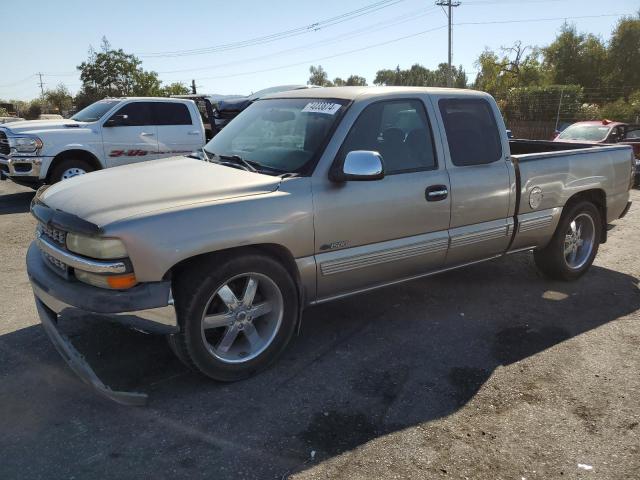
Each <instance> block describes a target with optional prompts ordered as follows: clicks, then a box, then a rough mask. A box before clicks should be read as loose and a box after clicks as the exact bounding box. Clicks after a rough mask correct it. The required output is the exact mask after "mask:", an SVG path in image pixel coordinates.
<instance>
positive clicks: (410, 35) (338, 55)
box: [199, 25, 447, 80]
mask: <svg viewBox="0 0 640 480" xmlns="http://www.w3.org/2000/svg"><path fill="white" fill-rule="evenodd" d="M446 27H447V26H446V25H440V26H439V27H435V28H430V29H428V30H423V31H421V32H416V33H412V34H409V35H404V36H402V37H397V38H393V39H391V40H387V41H385V42H379V43H375V44H373V45H367V46H365V47H361V48H356V49H353V50H347V51H345V52H340V53H335V54H333V55H327V56H325V57H317V58H314V59H310V60H304V61H301V62H296V63H290V64H288V65H280V66H278V67H270V68H265V69H261V70H253V71H250V72H238V73H233V74H229V75H217V76H214V77H201V78H200V79H199V80H214V79H220V78H230V77H237V76H242V75H253V74H256V73H264V72H272V71H275V70H282V69H285V68H291V67H297V66H299V65H307V64H309V63H313V62H319V61H322V60H329V59H331V58H336V57H340V56H343V55H349V54H351V53H357V52H362V51H364V50H369V49H371V48H375V47H381V46H384V45H388V44H390V43H395V42H399V41H401V40H406V39H407V38H413V37H417V36H419V35H424V34H425V33H430V32H435V31H436V30H442V29H443V28H446Z"/></svg>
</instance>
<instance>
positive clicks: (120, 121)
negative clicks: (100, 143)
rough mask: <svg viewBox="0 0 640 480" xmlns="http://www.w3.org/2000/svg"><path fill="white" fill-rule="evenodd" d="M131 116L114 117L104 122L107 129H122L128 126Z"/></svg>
mask: <svg viewBox="0 0 640 480" xmlns="http://www.w3.org/2000/svg"><path fill="white" fill-rule="evenodd" d="M128 119H129V115H118V114H116V115H113V116H112V117H111V118H110V119H109V120H107V121H106V122H104V126H105V127H120V126H122V125H126V123H127V120H128Z"/></svg>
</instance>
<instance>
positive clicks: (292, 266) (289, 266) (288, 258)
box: [164, 243, 304, 306]
mask: <svg viewBox="0 0 640 480" xmlns="http://www.w3.org/2000/svg"><path fill="white" fill-rule="evenodd" d="M243 253H254V254H255V253H258V254H262V255H266V256H269V257H271V258H273V259H274V260H277V261H278V262H280V263H281V264H282V266H284V267H285V269H286V270H287V272H289V275H291V278H292V279H293V282H294V283H295V285H296V288H297V290H298V299H299V304H300V305H301V306H302V305H304V289H303V288H302V281H301V279H300V272H299V271H298V267H297V265H296V261H295V259H294V257H293V255H292V254H291V252H290V251H289V250H288V249H287V248H285V247H283V246H282V245H278V244H275V243H261V244H256V245H246V246H242V247H234V248H227V249H224V250H217V251H215V252H210V253H203V254H201V255H196V256H195V257H190V258H187V259H185V260H182V261H181V262H178V263H177V264H175V265H174V266H173V267H171V268H170V269H169V271H168V272H167V273H165V275H164V278H165V279H170V278H172V277H173V276H176V275H178V274H179V273H180V272H181V271H184V270H186V269H188V268H190V267H192V266H194V265H198V264H200V262H201V261H202V260H203V259H204V258H210V257H222V256H225V257H226V256H230V255H240V254H243Z"/></svg>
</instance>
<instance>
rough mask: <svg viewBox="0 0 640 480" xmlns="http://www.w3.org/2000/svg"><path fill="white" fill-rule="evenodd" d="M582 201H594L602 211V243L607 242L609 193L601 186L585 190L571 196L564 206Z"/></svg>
mask: <svg viewBox="0 0 640 480" xmlns="http://www.w3.org/2000/svg"><path fill="white" fill-rule="evenodd" d="M582 201H588V202H591V203H593V204H594V205H595V206H596V208H597V209H598V210H599V211H600V217H601V221H602V237H601V239H600V243H605V242H606V241H607V195H606V194H605V193H604V190H601V189H599V188H594V189H591V190H584V191H582V192H578V193H576V194H574V195H572V196H571V197H569V200H567V203H566V204H565V206H564V208H565V209H567V207H569V206H571V205H575V204H576V203H578V202H582Z"/></svg>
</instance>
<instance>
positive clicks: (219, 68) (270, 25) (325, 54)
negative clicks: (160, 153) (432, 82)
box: [0, 0, 640, 100]
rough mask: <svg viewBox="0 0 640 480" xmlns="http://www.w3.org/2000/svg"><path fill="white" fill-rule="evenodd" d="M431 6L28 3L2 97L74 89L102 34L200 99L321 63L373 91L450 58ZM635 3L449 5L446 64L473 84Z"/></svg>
mask: <svg viewBox="0 0 640 480" xmlns="http://www.w3.org/2000/svg"><path fill="white" fill-rule="evenodd" d="M434 3H435V2H434V1H433V0H351V1H349V2H346V1H344V0H342V1H340V0H322V1H320V2H318V1H308V0H270V1H268V2H266V1H257V0H235V1H233V2H222V1H211V0H187V1H183V2H175V1H171V2H169V1H164V0H138V1H131V0H129V1H124V0H111V1H109V2H87V1H86V0H81V1H77V0H67V1H63V0H58V1H55V2H52V1H50V0H49V1H44V0H30V1H29V2H28V5H29V8H28V10H29V12H30V13H29V14H28V17H29V20H28V21H9V22H2V27H1V32H0V38H1V42H2V48H1V51H2V62H1V64H0V99H19V100H29V99H32V98H35V97H37V96H38V95H39V94H40V86H39V77H38V76H37V75H36V74H37V73H39V72H40V73H42V74H43V76H42V81H43V82H44V84H45V85H44V88H45V89H47V88H54V87H55V86H56V85H58V84H60V83H62V84H64V85H66V86H67V87H68V88H69V90H70V91H71V92H72V93H75V92H77V91H78V89H79V88H80V86H81V82H80V78H79V75H78V72H77V70H76V66H77V65H79V64H80V63H81V62H82V61H84V60H86V58H87V56H88V50H89V47H90V46H93V47H96V48H98V47H99V46H100V43H101V39H102V37H103V36H106V37H107V39H108V40H109V42H110V43H111V45H112V47H113V48H122V49H123V50H124V51H125V52H127V53H134V54H135V55H137V56H138V57H139V58H140V59H141V60H142V61H143V63H142V67H143V68H144V69H145V70H154V71H156V72H158V73H159V77H160V79H161V80H162V81H163V83H164V84H167V83H172V82H176V81H181V82H184V83H185V84H190V83H191V80H192V79H195V81H196V85H197V88H198V92H199V93H210V94H214V93H217V94H249V93H251V92H255V91H257V90H260V89H262V88H266V87H270V86H274V85H283V84H295V83H300V84H304V83H306V82H307V80H308V78H309V67H310V66H311V65H318V64H320V65H322V66H323V68H324V69H325V70H326V71H327V73H328V75H329V78H330V79H333V78H335V77H338V76H339V77H342V78H347V77H348V76H349V75H351V74H356V75H360V76H363V77H365V78H366V79H367V81H368V82H369V84H372V83H373V79H374V78H375V74H376V71H377V70H380V69H383V68H395V67H396V65H400V67H401V68H408V67H410V66H411V65H413V64H414V63H420V64H422V65H424V66H425V67H427V68H432V69H433V68H436V67H437V65H438V64H439V63H441V62H446V60H447V28H446V25H447V17H446V15H445V13H444V12H443V11H442V9H441V8H440V7H437V6H435V5H434ZM639 6H640V5H639V4H638V1H637V0H618V1H616V2H602V1H601V0H520V1H518V0H467V1H465V0H461V2H460V6H459V7H456V8H454V9H453V23H454V28H453V63H454V64H455V65H462V66H463V67H464V68H465V70H466V71H467V74H468V76H469V80H471V81H472V80H473V79H474V78H475V70H476V66H475V65H474V63H475V61H476V59H477V58H478V55H479V54H480V53H481V52H482V51H483V50H484V49H485V47H488V48H491V49H493V50H498V49H500V47H503V46H510V45H512V44H513V43H514V42H515V41H517V40H520V41H522V43H523V44H524V45H538V46H544V45H546V44H548V43H550V42H551V41H553V39H554V38H555V36H556V34H557V32H558V30H559V28H560V26H561V25H562V23H563V22H564V20H565V19H566V20H567V21H568V22H570V23H573V24H575V25H576V27H577V28H578V30H579V31H581V32H588V33H593V34H595V35H598V36H600V37H601V38H603V39H604V40H607V39H608V38H609V35H610V33H611V31H612V30H613V28H614V26H615V24H616V22H617V20H618V19H619V15H624V14H629V15H631V14H635V13H637V12H638V9H639ZM0 11H2V13H3V15H2V16H3V17H4V18H7V19H12V18H13V19H17V18H22V17H23V15H24V13H26V12H25V4H24V3H22V2H15V1H12V0H0ZM327 20H329V21H327ZM283 32H286V33H283ZM264 37H268V38H266V39H264ZM259 38H262V40H260V41H256V40H255V39H259Z"/></svg>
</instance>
